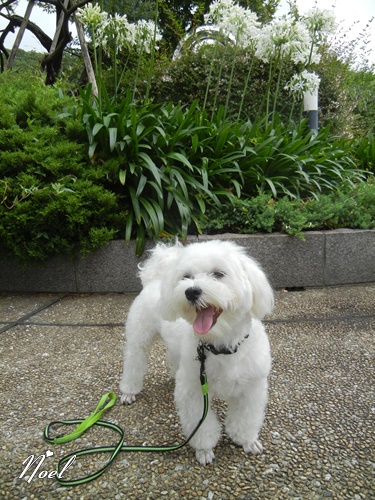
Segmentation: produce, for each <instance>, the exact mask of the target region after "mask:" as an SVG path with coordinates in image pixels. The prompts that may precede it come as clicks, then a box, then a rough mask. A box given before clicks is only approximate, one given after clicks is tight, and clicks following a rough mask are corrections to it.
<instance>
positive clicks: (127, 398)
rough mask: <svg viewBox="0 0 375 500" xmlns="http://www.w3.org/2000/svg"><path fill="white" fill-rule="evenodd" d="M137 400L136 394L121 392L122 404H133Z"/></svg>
mask: <svg viewBox="0 0 375 500" xmlns="http://www.w3.org/2000/svg"><path fill="white" fill-rule="evenodd" d="M134 401H135V394H121V397H120V402H121V404H122V405H131V404H132V403H134Z"/></svg>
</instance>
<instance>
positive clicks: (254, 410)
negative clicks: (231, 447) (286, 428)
mask: <svg viewBox="0 0 375 500" xmlns="http://www.w3.org/2000/svg"><path fill="white" fill-rule="evenodd" d="M267 389H268V384H267V379H266V378H263V379H258V380H255V381H253V382H252V383H250V384H249V386H248V387H247V390H246V392H245V393H244V394H241V395H240V396H239V397H232V398H229V399H228V400H227V404H228V411H227V416H226V420H225V430H226V431H227V434H228V436H229V437H230V438H231V439H232V441H234V442H235V443H236V444H238V445H240V446H242V447H243V449H244V451H245V453H252V454H253V455H258V454H259V453H262V451H263V446H262V444H261V443H260V441H258V435H259V432H260V430H261V427H262V425H263V420H264V414H265V408H266V404H267Z"/></svg>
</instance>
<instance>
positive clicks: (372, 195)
mask: <svg viewBox="0 0 375 500" xmlns="http://www.w3.org/2000/svg"><path fill="white" fill-rule="evenodd" d="M200 228H201V230H202V232H204V233H207V234H219V233H226V232H229V233H242V234H252V233H257V232H268V233H270V232H274V231H282V232H285V233H288V234H290V235H292V236H302V231H309V230H325V229H338V228H353V229H374V228H375V182H374V177H370V178H369V179H368V181H367V182H361V183H358V184H356V185H354V186H352V185H350V186H346V187H345V188H342V189H341V190H338V191H336V192H334V193H332V194H329V195H321V196H320V197H319V199H315V198H312V199H308V200H301V199H296V200H291V199H290V198H288V197H283V198H279V199H274V198H273V197H272V196H271V195H269V194H260V195H258V196H256V197H253V198H250V199H241V200H235V201H234V203H233V204H231V205H228V206H226V207H225V208H222V209H218V208H212V209H209V210H208V211H207V212H206V213H205V214H204V215H202V216H201V218H200Z"/></svg>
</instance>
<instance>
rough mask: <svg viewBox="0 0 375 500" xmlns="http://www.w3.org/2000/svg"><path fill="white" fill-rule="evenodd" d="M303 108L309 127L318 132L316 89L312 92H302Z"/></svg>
mask: <svg viewBox="0 0 375 500" xmlns="http://www.w3.org/2000/svg"><path fill="white" fill-rule="evenodd" d="M303 109H304V111H305V112H306V113H307V115H308V119H309V122H308V125H309V128H310V129H311V130H315V131H316V132H318V89H316V90H315V91H314V92H313V93H311V92H305V93H304V96H303Z"/></svg>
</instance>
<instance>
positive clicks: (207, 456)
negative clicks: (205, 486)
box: [195, 450, 215, 465]
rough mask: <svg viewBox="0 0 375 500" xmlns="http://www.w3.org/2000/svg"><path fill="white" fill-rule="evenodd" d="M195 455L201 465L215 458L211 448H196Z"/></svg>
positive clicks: (209, 462)
mask: <svg viewBox="0 0 375 500" xmlns="http://www.w3.org/2000/svg"><path fill="white" fill-rule="evenodd" d="M195 456H196V457H197V460H198V462H199V463H200V464H201V465H207V464H211V463H212V460H213V459H214V458H215V455H214V452H213V451H212V450H196V451H195Z"/></svg>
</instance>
